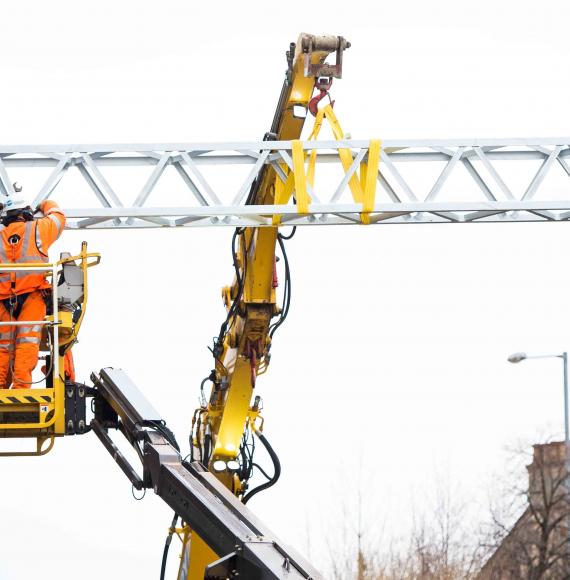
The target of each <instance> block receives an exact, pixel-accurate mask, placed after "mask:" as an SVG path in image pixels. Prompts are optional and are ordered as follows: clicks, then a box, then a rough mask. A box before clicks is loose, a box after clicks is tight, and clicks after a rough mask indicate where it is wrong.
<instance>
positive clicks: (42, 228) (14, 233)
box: [0, 199, 65, 389]
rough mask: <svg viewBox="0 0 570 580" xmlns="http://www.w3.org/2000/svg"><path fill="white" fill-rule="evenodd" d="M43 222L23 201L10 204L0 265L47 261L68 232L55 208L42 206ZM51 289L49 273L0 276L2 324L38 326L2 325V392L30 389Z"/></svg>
mask: <svg viewBox="0 0 570 580" xmlns="http://www.w3.org/2000/svg"><path fill="white" fill-rule="evenodd" d="M38 209H39V211H40V212H41V213H42V214H43V216H41V217H39V218H37V219H34V212H33V210H32V209H31V208H30V207H29V206H27V205H25V202H23V201H22V200H12V199H10V200H8V202H7V203H6V204H5V205H4V208H3V211H2V218H1V222H2V223H1V225H0V262H7V263H15V264H22V263H29V262H36V263H38V262H44V263H47V262H48V261H49V260H48V250H49V247H50V246H51V245H52V244H53V243H54V242H55V241H56V240H57V238H59V236H60V234H61V232H62V231H63V228H64V226H65V215H64V214H63V212H62V211H61V209H60V208H59V207H58V205H57V203H55V202H54V201H51V200H47V201H44V202H42V203H41V204H40V206H39V208H38ZM48 288H50V283H49V282H48V281H47V280H46V276H45V272H38V271H30V270H28V271H26V270H19V271H15V272H0V323H1V322H6V321H15V320H17V321H20V322H25V321H30V322H32V321H34V322H36V324H30V325H21V326H20V325H18V326H2V325H1V324H0V388H4V389H7V388H10V384H11V383H12V382H13V388H15V389H26V388H30V387H31V385H32V371H33V370H34V368H35V367H36V364H37V362H38V355H39V350H40V340H41V333H42V327H41V325H39V324H37V322H39V321H43V320H44V318H45V316H46V303H45V300H44V297H45V296H46V290H47V289H48Z"/></svg>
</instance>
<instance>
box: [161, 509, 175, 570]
mask: <svg viewBox="0 0 570 580" xmlns="http://www.w3.org/2000/svg"><path fill="white" fill-rule="evenodd" d="M177 522H178V514H177V513H176V512H175V513H174V517H173V518H172V524H171V525H170V529H169V530H168V536H166V542H164V551H163V552H162V565H161V566H160V580H164V575H165V574H166V562H167V560H168V551H169V550H170V544H171V543H172V536H173V534H174V530H175V528H176V523H177Z"/></svg>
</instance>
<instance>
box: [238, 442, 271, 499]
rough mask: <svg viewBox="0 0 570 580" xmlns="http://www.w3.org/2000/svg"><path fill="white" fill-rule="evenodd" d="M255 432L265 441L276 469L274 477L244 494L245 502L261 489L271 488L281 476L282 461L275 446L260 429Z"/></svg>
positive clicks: (264, 444) (264, 443)
mask: <svg viewBox="0 0 570 580" xmlns="http://www.w3.org/2000/svg"><path fill="white" fill-rule="evenodd" d="M255 434H256V435H257V436H258V437H259V440H260V441H261V443H263V446H264V447H265V449H266V450H267V453H269V457H271V461H272V462H273V469H274V471H273V477H272V478H271V479H270V480H269V481H266V482H265V483H262V484H261V485H258V486H257V487H254V488H253V489H252V490H251V491H250V492H249V493H246V494H245V495H244V496H243V500H242V501H243V503H244V504H245V503H247V502H248V501H249V500H250V499H251V498H252V497H253V496H254V495H255V494H256V493H259V492H260V491H263V490H265V489H269V488H270V487H273V486H274V485H275V484H276V483H277V480H278V479H279V477H280V476H281V463H280V461H279V457H277V453H275V451H274V450H273V447H271V445H270V444H269V441H267V439H266V438H265V435H264V434H263V433H260V432H259V431H255Z"/></svg>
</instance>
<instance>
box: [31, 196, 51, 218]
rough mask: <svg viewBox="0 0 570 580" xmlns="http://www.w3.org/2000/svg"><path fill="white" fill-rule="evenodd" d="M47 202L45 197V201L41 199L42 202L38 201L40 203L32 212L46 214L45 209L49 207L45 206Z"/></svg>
mask: <svg viewBox="0 0 570 580" xmlns="http://www.w3.org/2000/svg"><path fill="white" fill-rule="evenodd" d="M47 203H48V200H47V199H46V200H45V201H42V203H40V205H38V207H37V208H36V211H35V212H34V213H38V212H39V213H43V214H44V215H45V214H46V211H47V210H48V209H49V208H46V205H47Z"/></svg>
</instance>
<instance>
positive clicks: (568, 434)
mask: <svg viewBox="0 0 570 580" xmlns="http://www.w3.org/2000/svg"><path fill="white" fill-rule="evenodd" d="M529 358H561V359H562V363H563V367H564V439H565V442H566V446H568V444H569V442H570V428H569V427H568V353H567V352H563V353H562V354H539V355H532V356H530V355H528V354H526V353H525V352H515V353H514V354H512V355H511V356H510V357H509V358H508V361H509V362H511V363H519V362H521V361H523V360H526V359H529Z"/></svg>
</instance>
